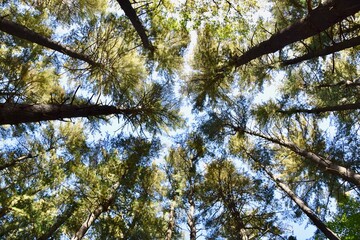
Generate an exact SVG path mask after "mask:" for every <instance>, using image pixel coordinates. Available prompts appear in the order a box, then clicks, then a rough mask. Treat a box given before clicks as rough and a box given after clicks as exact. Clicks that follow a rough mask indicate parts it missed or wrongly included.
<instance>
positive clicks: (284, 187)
mask: <svg viewBox="0 0 360 240" xmlns="http://www.w3.org/2000/svg"><path fill="white" fill-rule="evenodd" d="M263 170H264V171H265V172H266V173H267V175H268V176H269V177H270V178H271V179H272V180H273V181H274V182H275V183H276V185H277V186H278V187H279V188H280V189H281V190H282V191H284V192H285V193H286V194H287V195H288V196H289V197H290V198H291V200H292V201H293V202H295V203H296V205H298V206H299V208H300V209H301V210H302V211H303V212H304V213H305V214H306V216H308V217H309V218H310V220H311V221H312V222H313V223H314V225H315V226H316V227H317V228H318V229H319V230H320V231H321V232H322V233H324V234H325V236H326V237H327V238H329V239H330V240H340V238H339V237H338V236H336V234H335V233H334V232H333V231H331V229H329V228H328V227H327V226H326V225H325V224H324V223H323V222H322V221H321V220H320V219H319V218H318V217H317V216H316V214H315V213H314V212H313V211H312V210H311V209H310V208H309V207H308V206H307V205H306V203H305V202H304V201H302V200H301V199H300V198H299V197H298V196H297V195H296V194H295V193H294V192H293V191H291V189H290V188H289V187H288V186H287V185H286V184H284V183H282V182H280V181H279V180H277V179H276V178H275V177H274V175H273V174H272V173H271V172H270V171H268V170H267V169H266V167H263Z"/></svg>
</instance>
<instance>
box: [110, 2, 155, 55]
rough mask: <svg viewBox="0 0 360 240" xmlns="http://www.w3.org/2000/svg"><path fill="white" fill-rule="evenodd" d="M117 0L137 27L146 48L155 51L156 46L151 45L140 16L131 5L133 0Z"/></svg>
mask: <svg viewBox="0 0 360 240" xmlns="http://www.w3.org/2000/svg"><path fill="white" fill-rule="evenodd" d="M117 2H118V3H119V5H120V7H121V8H122V10H123V11H124V13H125V15H126V16H127V17H128V18H129V20H130V21H131V23H132V25H133V27H134V28H135V30H136V32H137V34H138V35H139V37H140V39H141V42H142V44H143V46H144V48H146V49H148V50H150V51H153V50H154V47H153V46H152V45H151V42H150V40H149V38H148V36H147V34H146V30H145V27H144V26H143V25H142V23H141V21H140V19H139V17H138V16H137V14H136V11H135V9H134V8H133V7H132V6H131V2H130V1H129V0H117Z"/></svg>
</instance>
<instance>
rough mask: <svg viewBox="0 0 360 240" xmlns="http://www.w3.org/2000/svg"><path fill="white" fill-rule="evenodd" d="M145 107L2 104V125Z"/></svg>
mask: <svg viewBox="0 0 360 240" xmlns="http://www.w3.org/2000/svg"><path fill="white" fill-rule="evenodd" d="M144 110H145V111H146V109H144V108H141V109H140V108H139V109H135V108H134V109H120V108H118V107H115V106H107V105H87V104H84V105H72V104H13V103H3V104H0V125H4V124H20V123H30V122H40V121H49V120H61V119H64V118H77V117H91V116H103V115H112V114H123V115H136V114H141V113H142V112H143V111H144Z"/></svg>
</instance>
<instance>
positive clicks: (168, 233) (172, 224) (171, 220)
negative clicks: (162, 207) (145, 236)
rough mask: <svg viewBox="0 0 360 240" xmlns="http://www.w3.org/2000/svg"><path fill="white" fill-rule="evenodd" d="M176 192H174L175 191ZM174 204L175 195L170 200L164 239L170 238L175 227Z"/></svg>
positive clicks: (168, 239) (169, 239)
mask: <svg viewBox="0 0 360 240" xmlns="http://www.w3.org/2000/svg"><path fill="white" fill-rule="evenodd" d="M175 194H176V193H175ZM175 206H176V196H174V199H173V200H172V201H171V205H170V213H169V223H168V227H167V231H166V237H165V240H171V238H172V235H173V232H174V229H175Z"/></svg>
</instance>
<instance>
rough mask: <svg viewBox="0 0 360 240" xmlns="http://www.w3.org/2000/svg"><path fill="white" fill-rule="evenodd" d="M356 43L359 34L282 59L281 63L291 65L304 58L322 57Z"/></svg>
mask: <svg viewBox="0 0 360 240" xmlns="http://www.w3.org/2000/svg"><path fill="white" fill-rule="evenodd" d="M357 45H360V36H358V37H354V38H351V39H349V40H344V41H342V42H339V43H334V44H333V45H332V46H328V47H324V48H323V49H320V50H317V51H313V52H309V53H307V54H304V55H302V56H301V57H296V58H293V59H288V60H284V61H282V65H283V66H287V65H291V64H296V63H300V62H302V61H305V60H310V59H313V58H316V57H323V56H326V55H329V54H332V53H335V52H338V51H341V50H344V49H347V48H351V47H355V46H357Z"/></svg>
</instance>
